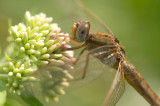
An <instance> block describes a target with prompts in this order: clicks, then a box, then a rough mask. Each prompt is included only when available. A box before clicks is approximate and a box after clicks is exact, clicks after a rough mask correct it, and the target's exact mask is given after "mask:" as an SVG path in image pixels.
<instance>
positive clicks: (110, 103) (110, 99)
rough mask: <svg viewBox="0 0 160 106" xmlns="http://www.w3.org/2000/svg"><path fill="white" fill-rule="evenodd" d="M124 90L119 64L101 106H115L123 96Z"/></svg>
mask: <svg viewBox="0 0 160 106" xmlns="http://www.w3.org/2000/svg"><path fill="white" fill-rule="evenodd" d="M124 90H125V80H124V73H123V71H122V63H121V62H120V63H119V67H118V70H117V73H116V76H115V78H114V80H113V83H112V86H111V88H110V90H109V92H108V94H107V96H106V98H105V101H104V104H103V106H115V105H116V103H117V102H118V100H119V99H120V98H121V96H122V95H123V93H124Z"/></svg>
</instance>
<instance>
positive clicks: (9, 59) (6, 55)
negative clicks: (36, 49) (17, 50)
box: [5, 53, 12, 61]
mask: <svg viewBox="0 0 160 106" xmlns="http://www.w3.org/2000/svg"><path fill="white" fill-rule="evenodd" d="M5 57H6V59H7V60H8V61H12V59H11V58H10V57H9V56H8V54H7V53H5Z"/></svg>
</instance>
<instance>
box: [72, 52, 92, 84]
mask: <svg viewBox="0 0 160 106" xmlns="http://www.w3.org/2000/svg"><path fill="white" fill-rule="evenodd" d="M90 54H91V53H88V54H87V56H86V63H85V66H84V69H83V75H82V77H81V78H77V79H73V80H69V82H71V81H78V80H82V79H84V78H85V77H86V72H87V68H88V63H89V56H90Z"/></svg>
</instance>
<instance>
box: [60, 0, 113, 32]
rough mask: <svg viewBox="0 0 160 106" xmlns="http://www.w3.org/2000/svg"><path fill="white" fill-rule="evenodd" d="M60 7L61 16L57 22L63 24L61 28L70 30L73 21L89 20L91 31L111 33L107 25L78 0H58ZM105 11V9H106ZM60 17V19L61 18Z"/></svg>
mask: <svg viewBox="0 0 160 106" xmlns="http://www.w3.org/2000/svg"><path fill="white" fill-rule="evenodd" d="M57 3H58V5H59V7H60V8H63V7H64V5H65V8H64V10H63V16H61V17H59V20H60V21H59V24H61V23H62V28H63V25H65V28H63V30H66V31H70V30H71V26H72V24H73V23H75V22H78V21H89V22H90V23H91V32H92V33H96V32H104V33H110V34H113V32H112V31H111V30H110V29H109V27H108V26H107V25H106V24H105V23H104V22H103V21H102V20H101V19H100V18H98V17H97V16H96V15H94V14H93V13H92V12H91V11H90V10H89V9H87V8H86V7H85V6H84V4H83V3H82V2H81V1H80V0H68V1H67V2H66V1H65V0H58V1H57ZM106 11H107V10H106ZM61 18H62V19H61Z"/></svg>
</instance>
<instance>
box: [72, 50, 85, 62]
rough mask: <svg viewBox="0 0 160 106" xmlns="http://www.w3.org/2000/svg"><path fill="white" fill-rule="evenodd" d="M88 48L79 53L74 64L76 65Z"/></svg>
mask: <svg viewBox="0 0 160 106" xmlns="http://www.w3.org/2000/svg"><path fill="white" fill-rule="evenodd" d="M86 49H87V47H85V48H84V49H83V50H82V51H81V52H80V53H79V55H78V57H77V58H76V61H75V62H74V65H76V63H77V62H78V60H79V58H80V57H81V56H82V54H83V53H84V51H85V50H86Z"/></svg>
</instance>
